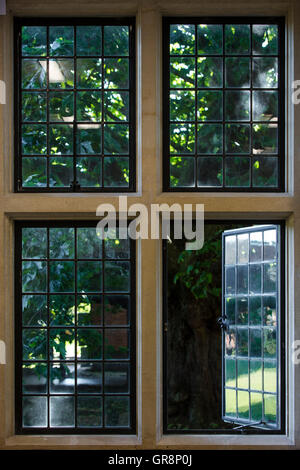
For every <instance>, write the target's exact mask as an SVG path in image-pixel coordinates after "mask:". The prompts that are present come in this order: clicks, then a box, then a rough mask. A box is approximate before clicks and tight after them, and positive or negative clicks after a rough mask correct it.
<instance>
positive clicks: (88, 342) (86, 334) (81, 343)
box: [16, 222, 135, 434]
mask: <svg viewBox="0 0 300 470" xmlns="http://www.w3.org/2000/svg"><path fill="white" fill-rule="evenodd" d="M16 229H17V230H16V269H17V272H18V273H19V277H17V299H16V364H17V365H16V428H17V432H19V433H31V434H32V433H35V432H37V433H74V432H80V433H106V432H108V433H129V434H130V433H134V430H135V361H134V357H135V352H134V351H135V334H134V328H135V301H134V298H135V287H134V286H135V268H134V265H135V262H134V259H135V254H134V242H131V241H129V240H120V239H119V238H118V237H117V238H116V239H109V238H106V239H105V240H104V241H102V240H101V238H99V237H98V235H97V233H96V225H95V223H94V222H92V223H89V222H82V223H80V222H78V223H64V222H60V223H59V222H58V223H45V222H44V223H43V222H37V223H28V222H24V223H18V224H17V226H16ZM117 235H118V234H117Z"/></svg>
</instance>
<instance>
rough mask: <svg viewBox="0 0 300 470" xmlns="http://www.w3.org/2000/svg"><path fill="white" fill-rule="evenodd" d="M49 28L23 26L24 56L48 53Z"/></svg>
mask: <svg viewBox="0 0 300 470" xmlns="http://www.w3.org/2000/svg"><path fill="white" fill-rule="evenodd" d="M46 43H47V29H46V27H45V26H23V27H22V54H23V55H24V56H26V55H29V56H33V55H37V56H45V55H46V54H47V45H46Z"/></svg>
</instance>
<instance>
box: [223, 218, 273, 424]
mask: <svg viewBox="0 0 300 470" xmlns="http://www.w3.org/2000/svg"><path fill="white" fill-rule="evenodd" d="M239 232H241V233H239ZM235 237H237V240H238V244H237V247H238V253H237V263H238V264H237V266H232V264H236V263H235V262H234V258H235V256H233V255H232V252H233V250H232V247H235ZM223 239H224V241H223V246H224V250H225V252H224V255H223V256H224V261H225V266H224V268H223V269H224V276H225V286H224V293H223V296H224V302H225V315H226V317H225V319H226V321H227V325H228V326H227V331H225V333H224V351H223V354H224V359H223V364H224V365H223V367H225V370H227V369H228V360H229V359H228V357H229V356H231V358H230V360H231V361H232V362H231V363H230V367H231V370H233V369H234V368H235V370H236V374H237V384H236V385H235V384H234V382H233V381H231V382H230V381H229V380H228V377H227V375H225V377H224V380H223V386H224V387H225V391H226V396H227V389H226V388H227V387H232V388H233V389H236V391H237V398H238V419H237V420H236V422H240V424H242V425H243V424H247V423H248V424H249V425H251V424H253V425H256V426H262V428H263V429H270V427H269V426H268V424H266V423H273V425H275V427H276V426H277V428H278V427H279V410H277V408H276V406H277V405H276V403H277V394H278V385H277V382H278V376H279V364H278V362H277V361H278V359H277V358H278V349H279V344H278V339H277V338H278V325H279V323H278V312H277V305H278V295H279V293H278V286H277V283H276V279H277V270H278V262H279V259H278V253H279V246H278V239H277V228H276V226H270V225H269V226H268V225H266V226H261V227H260V226H257V227H255V226H253V227H249V228H247V229H243V230H242V231H241V229H240V230H229V231H225V232H224V234H223ZM249 242H250V245H249ZM249 248H250V256H249ZM264 253H265V255H264ZM264 258H266V260H267V261H265V260H264ZM228 264H229V266H230V267H228ZM247 265H248V266H247ZM228 270H230V272H231V277H232V278H231V282H230V283H231V285H233V284H236V285H237V294H238V295H236V297H235V294H234V291H233V292H232V294H231V295H232V297H231V298H228V287H227V284H226V278H227V277H226V276H227V273H228ZM248 276H249V292H248V290H247V285H248ZM267 292H270V295H266V293H267ZM271 292H272V294H271ZM242 293H243V294H247V293H248V295H247V296H246V295H244V296H242V295H241V294H242ZM229 300H230V301H231V305H230V304H229ZM234 313H236V323H237V325H236V326H237V328H236V331H237V336H236V343H237V354H236V356H235V355H232V352H231V351H232V349H233V345H232V336H231V331H235V328H233V327H234V323H235V315H234ZM223 318H224V317H223ZM226 374H227V373H226ZM250 391H251V393H250V395H249V392H250ZM253 392H254V393H253ZM258 392H260V393H258ZM270 393H273V395H267V394H270ZM249 396H250V402H249ZM228 400H229V398H228ZM231 401H232V398H231ZM263 402H264V403H263ZM266 404H267V411H266ZM263 412H264V413H265V415H267V418H264V416H263ZM230 418H232V414H231V413H230V411H228V413H227V404H226V402H225V407H224V419H225V420H226V419H230ZM245 420H246V423H245Z"/></svg>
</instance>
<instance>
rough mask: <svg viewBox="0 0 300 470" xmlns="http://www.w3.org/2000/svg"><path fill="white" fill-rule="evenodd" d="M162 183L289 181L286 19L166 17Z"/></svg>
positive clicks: (170, 186) (239, 185)
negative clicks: (286, 173) (286, 168)
mask: <svg viewBox="0 0 300 470" xmlns="http://www.w3.org/2000/svg"><path fill="white" fill-rule="evenodd" d="M163 60H164V113H163V115H164V189H165V190H166V191H195V190H196V191H201V190H202V191H216V190H217V191H219V190H227V191H228V190H230V191H239V190H248V191H250V190H251V191H274V190H281V191H282V190H283V189H284V184H283V182H284V155H285V153H284V152H285V148H284V23H283V22H282V21H281V20H280V19H278V18H263V19H261V18H260V19H258V18H255V19H252V18H247V19H245V18H228V19H226V20H220V19H219V18H197V19H194V18H166V19H165V21H164V59H163Z"/></svg>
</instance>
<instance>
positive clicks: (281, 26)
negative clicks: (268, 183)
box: [162, 16, 286, 193]
mask: <svg viewBox="0 0 300 470" xmlns="http://www.w3.org/2000/svg"><path fill="white" fill-rule="evenodd" d="M171 24H194V25H197V24H221V25H225V24H250V25H252V24H276V25H278V31H279V41H278V60H279V66H278V153H277V154H278V156H277V158H278V160H279V161H278V186H277V187H270V188H266V187H253V186H252V168H250V170H251V171H250V186H249V187H226V186H225V174H224V169H225V168H224V161H225V157H226V155H227V154H226V151H225V147H224V138H225V137H224V133H223V151H222V154H218V155H217V156H219V157H222V168H223V184H222V186H218V187H210V186H208V187H197V186H195V187H193V188H184V187H180V188H176V187H174V188H172V187H171V186H170V157H171V156H173V155H171V154H170V151H169V145H170V119H169V117H170V110H169V93H170V52H169V49H170V48H169V38H170V25H171ZM223 43H224V41H223ZM224 47H225V46H224V44H223V54H222V55H214V57H222V58H224V57H225V51H224ZM233 55H234V54H233ZM206 56H210V54H206ZM236 56H239V57H248V56H246V55H240V54H236ZM180 57H181V56H180ZM182 57H184V55H183V56H182ZM189 57H195V58H196V57H197V48H196V51H195V54H194V55H192V54H190V55H189ZM250 57H252V55H251V54H250ZM258 57H260V56H258ZM265 57H272V55H268V56H265ZM162 60H163V168H162V170H163V191H165V192H249V193H251V192H266V193H267V192H268V193H270V192H271V193H276V192H284V191H285V161H286V149H285V18H284V17H281V16H280V17H274V16H272V17H245V16H244V17H238V16H233V17H232V16H228V17H224V16H222V17H217V16H215V17H188V16H178V17H176V16H175V17H164V18H163V59H162ZM224 73H225V71H224V70H223V75H224ZM196 76H197V74H196ZM195 80H196V81H195V90H196V91H197V90H199V88H198V87H197V78H196V79H195ZM201 89H202V88H201ZM210 89H211V88H207V90H210ZM225 89H226V90H227V89H228V90H230V89H231V88H230V87H225V83H224V77H223V86H222V88H218V90H220V91H222V95H223V98H222V99H223V108H224V99H225V93H224V91H225ZM187 90H188V89H187ZM235 90H236V89H235ZM249 90H250V91H251V90H253V86H252V83H251V86H250V88H249ZM260 90H264V89H260ZM250 109H252V100H251V102H250ZM195 112H196V113H197V110H196V111H195ZM191 122H193V123H197V122H198V121H197V120H196V119H195V120H194V121H191ZM201 122H202V121H201ZM203 122H205V121H203ZM225 122H226V121H225V119H224V115H223V119H222V121H220V124H222V125H223V127H224V125H225ZM252 122H253V121H252V120H250V121H247V122H246V121H245V122H244V124H250V125H251V124H252ZM251 155H252V151H251V152H250V153H249V154H247V155H243V156H241V157H249V156H250V158H251V161H252V157H251ZM174 156H176V155H175V154H174ZM228 156H234V155H231V154H228ZM189 158H194V159H195V161H196V169H195V179H196V178H197V158H198V154H197V131H196V136H195V152H194V153H193V154H191V155H190V156H189Z"/></svg>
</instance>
